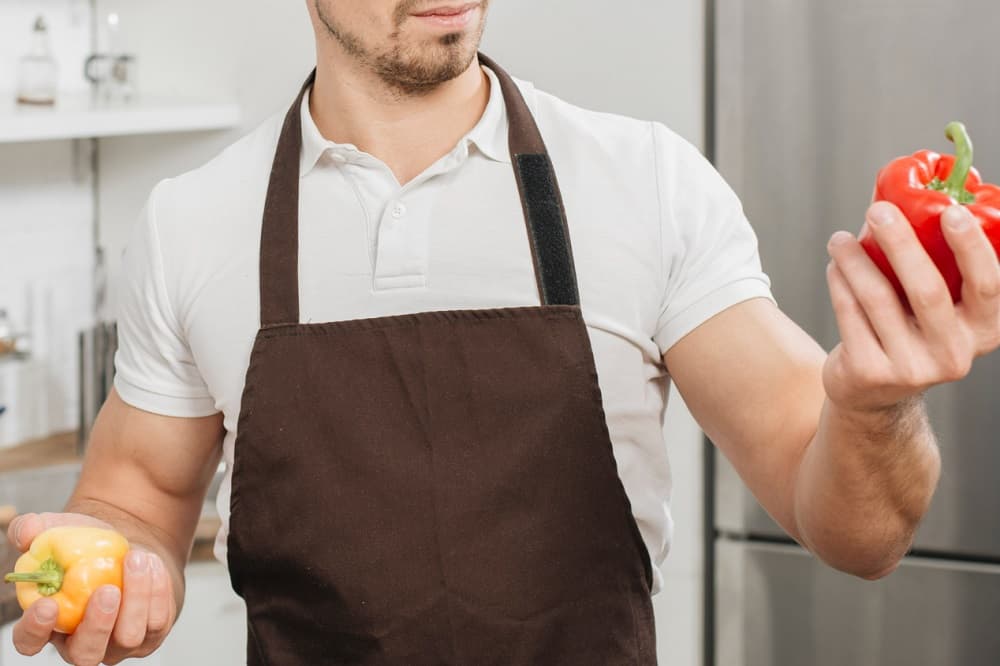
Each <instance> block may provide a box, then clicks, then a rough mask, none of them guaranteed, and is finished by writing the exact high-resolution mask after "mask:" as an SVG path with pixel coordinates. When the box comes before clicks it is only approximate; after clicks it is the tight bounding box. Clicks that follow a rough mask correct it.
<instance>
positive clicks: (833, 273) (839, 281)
mask: <svg viewBox="0 0 1000 666" xmlns="http://www.w3.org/2000/svg"><path fill="white" fill-rule="evenodd" d="M826 279H827V284H828V286H829V289H830V301H831V303H832V304H833V312H834V315H835V316H836V318H837V327H838V328H839V329H840V339H841V341H842V342H843V343H844V346H845V347H847V348H848V349H849V350H851V352H852V354H859V353H866V354H870V353H872V352H879V353H882V354H883V355H884V352H883V351H882V343H881V342H880V341H879V339H878V336H877V335H876V334H875V329H873V328H872V325H871V322H870V321H868V317H867V315H865V310H864V308H863V307H861V303H859V302H858V299H857V298H856V297H855V296H854V292H852V291H851V286H850V284H848V282H847V278H845V277H844V274H843V272H841V270H840V268H839V267H838V266H837V262H835V261H831V262H830V263H829V264H828V265H827V270H826Z"/></svg>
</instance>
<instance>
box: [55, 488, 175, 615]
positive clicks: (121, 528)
mask: <svg viewBox="0 0 1000 666" xmlns="http://www.w3.org/2000/svg"><path fill="white" fill-rule="evenodd" d="M65 511H66V512H68V513H78V514H83V515H87V516H92V517H94V518H97V519H98V520H103V521H104V522H106V523H108V524H109V525H111V526H112V527H114V528H115V530H117V531H118V532H120V533H121V534H122V535H123V536H125V538H126V539H128V540H129V543H130V544H132V545H134V546H138V547H140V548H143V549H145V550H147V551H150V552H153V553H156V554H157V555H159V556H160V558H161V559H162V561H163V564H164V566H165V567H166V569H167V574H168V575H169V576H170V580H171V583H172V585H173V589H174V599H175V600H176V603H177V611H178V612H180V609H181V607H182V606H183V602H184V569H185V566H186V565H187V560H188V557H189V555H190V551H191V542H192V540H193V538H194V529H195V527H194V524H191V528H190V535H189V536H185V535H186V534H187V532H188V530H183V529H182V531H183V532H185V535H179V534H177V533H173V534H171V533H170V532H168V531H166V530H163V529H161V528H158V527H156V526H154V525H153V524H152V523H151V522H149V521H147V520H143V519H142V518H140V517H138V516H136V515H135V514H132V513H130V512H129V511H127V510H125V509H123V508H122V507H120V506H116V505H115V504H113V503H110V502H108V501H105V500H101V499H96V498H94V497H86V496H80V494H79V491H78V493H77V494H75V495H74V496H73V498H71V499H70V501H69V502H68V503H67V505H66V508H65ZM185 513H187V512H185ZM186 522H190V520H188V521H186ZM175 532H176V531H175Z"/></svg>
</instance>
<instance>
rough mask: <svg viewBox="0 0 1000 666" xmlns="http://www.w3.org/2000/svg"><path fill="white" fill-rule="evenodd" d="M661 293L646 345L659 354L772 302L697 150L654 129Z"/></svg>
mask: <svg viewBox="0 0 1000 666" xmlns="http://www.w3.org/2000/svg"><path fill="white" fill-rule="evenodd" d="M654 137H655V144H656V148H655V150H656V158H657V176H658V185H659V195H660V215H661V219H660V223H661V225H662V227H661V238H662V243H663V247H662V248H661V251H662V253H663V254H662V257H663V272H664V276H663V282H662V283H663V285H664V290H663V294H662V300H661V302H660V314H659V318H658V320H657V324H656V332H655V335H654V340H655V341H656V344H657V346H658V347H659V349H660V352H661V353H666V352H667V351H668V350H669V349H670V348H671V347H673V346H674V345H675V344H676V343H677V342H678V341H680V340H681V338H683V337H684V336H686V335H687V334H688V333H690V332H691V331H693V330H694V329H696V328H698V327H699V326H700V325H701V324H703V323H705V322H706V321H708V320H709V319H711V318H712V317H714V316H715V315H717V314H719V313H720V312H722V311H723V310H726V309H728V308H730V307H732V306H734V305H736V304H738V303H742V302H743V301H748V300H751V299H754V298H767V299H770V300H772V301H773V300H774V297H773V296H772V295H771V282H770V280H769V279H768V277H767V275H766V274H765V273H764V271H763V270H762V268H761V263H760V255H759V252H758V248H757V236H756V235H755V234H754V231H753V229H752V228H751V226H750V223H749V222H748V221H747V219H746V216H745V215H744V213H743V206H742V204H741V203H740V200H739V198H738V197H737V196H736V193H735V192H733V190H732V188H730V187H729V185H728V184H727V183H726V182H725V180H723V178H722V176H721V175H720V174H719V173H718V171H716V170H715V168H714V167H713V166H712V165H711V163H709V161H708V160H707V159H705V157H704V156H702V155H701V153H699V152H698V150H697V149H696V148H695V147H694V146H692V145H691V144H690V143H688V142H687V141H685V140H684V139H682V138H681V137H679V136H677V135H676V134H674V133H673V132H671V131H670V130H668V129H667V128H666V127H664V126H663V125H660V124H658V123H657V124H654Z"/></svg>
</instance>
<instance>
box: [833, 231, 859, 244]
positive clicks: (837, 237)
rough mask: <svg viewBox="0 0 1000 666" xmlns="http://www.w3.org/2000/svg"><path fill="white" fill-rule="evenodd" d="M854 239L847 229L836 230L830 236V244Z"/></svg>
mask: <svg viewBox="0 0 1000 666" xmlns="http://www.w3.org/2000/svg"><path fill="white" fill-rule="evenodd" d="M852 240H854V236H853V234H851V233H850V232H848V231H838V232H837V233H835V234H834V235H833V236H831V237H830V245H843V244H844V243H849V242H851V241H852Z"/></svg>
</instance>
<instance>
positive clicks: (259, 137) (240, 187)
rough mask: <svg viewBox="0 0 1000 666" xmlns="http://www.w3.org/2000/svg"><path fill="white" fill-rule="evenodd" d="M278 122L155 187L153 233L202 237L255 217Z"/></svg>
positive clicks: (279, 116)
mask: <svg viewBox="0 0 1000 666" xmlns="http://www.w3.org/2000/svg"><path fill="white" fill-rule="evenodd" d="M283 119H284V113H280V114H275V115H273V116H271V117H269V118H267V119H266V120H265V121H264V122H263V123H261V124H260V125H258V126H257V127H256V128H255V129H254V130H252V131H251V132H250V133H248V134H246V135H245V136H243V137H242V138H241V139H239V140H238V141H236V142H235V143H233V144H231V145H229V146H228V147H226V148H225V149H224V150H223V151H222V152H220V153H219V154H218V155H216V156H215V157H213V158H212V159H211V160H209V161H208V162H206V163H205V164H203V165H201V166H199V167H197V168H195V169H192V170H190V171H188V172H186V173H182V174H180V175H178V176H175V177H173V178H169V179H167V180H164V181H161V182H160V183H159V184H158V185H157V186H156V187H155V188H154V190H153V193H152V195H151V197H150V203H149V208H150V212H151V214H152V215H153V216H154V217H155V220H156V224H157V227H158V228H159V230H160V231H161V232H168V233H169V231H170V230H177V231H184V232H186V231H191V230H195V229H198V230H201V231H205V230H207V228H211V227H214V226H219V225H226V224H233V223H238V222H240V221H243V220H250V221H254V220H253V218H254V217H259V213H260V212H261V211H262V210H263V205H264V197H265V195H266V191H267V183H268V179H269V175H270V171H271V164H272V161H273V159H274V151H275V148H276V146H277V143H278V135H279V133H280V130H281V124H282V121H283ZM255 213H256V214H255ZM255 221H256V222H258V223H259V220H255Z"/></svg>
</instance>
